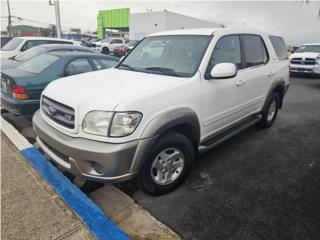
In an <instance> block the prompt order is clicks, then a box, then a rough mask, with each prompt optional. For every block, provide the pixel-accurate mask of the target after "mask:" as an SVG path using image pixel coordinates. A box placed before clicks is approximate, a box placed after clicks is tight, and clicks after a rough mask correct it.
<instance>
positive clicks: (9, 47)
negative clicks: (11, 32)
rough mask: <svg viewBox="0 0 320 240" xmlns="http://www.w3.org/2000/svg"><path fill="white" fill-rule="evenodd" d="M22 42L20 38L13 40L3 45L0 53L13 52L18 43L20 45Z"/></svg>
mask: <svg viewBox="0 0 320 240" xmlns="http://www.w3.org/2000/svg"><path fill="white" fill-rule="evenodd" d="M22 41H23V39H21V38H13V39H11V40H10V41H9V42H7V44H6V45H4V46H3V47H2V48H1V50H2V51H13V50H15V49H16V48H17V47H18V46H19V45H20V43H22Z"/></svg>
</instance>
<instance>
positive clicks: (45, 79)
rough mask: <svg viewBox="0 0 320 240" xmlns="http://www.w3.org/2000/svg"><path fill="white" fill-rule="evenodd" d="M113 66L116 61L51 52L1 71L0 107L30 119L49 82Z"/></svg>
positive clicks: (85, 55) (87, 55)
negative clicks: (29, 116) (28, 116)
mask: <svg viewBox="0 0 320 240" xmlns="http://www.w3.org/2000/svg"><path fill="white" fill-rule="evenodd" d="M117 63H118V59H117V58H115V57H112V56H104V55H102V54H97V53H96V54H93V53H86V52H64V51H61V52H60V51H55V52H49V53H43V54H40V55H38V56H36V57H33V58H31V59H29V60H27V61H25V62H22V63H21V64H19V65H18V66H17V67H15V68H9V69H4V70H3V71H2V73H1V104H2V106H3V107H4V108H5V109H7V110H8V111H9V112H12V113H14V114H25V115H30V114H32V113H33V112H34V111H35V110H36V109H38V108H39V102H40V95H41V92H42V91H43V89H44V88H45V87H46V86H47V85H48V84H49V83H50V82H52V81H53V80H55V79H57V78H61V77H66V76H71V75H75V74H79V73H85V72H91V71H96V70H101V69H105V68H110V67H113V66H114V65H116V64H117ZM79 77H80V76H79ZM65 80H66V81H68V79H67V78H66V79H65ZM77 87H78V86H77V84H76V85H74V87H73V88H74V89H75V91H74V94H77V91H78V89H77ZM69 90H70V91H72V89H71V88H70V89H69ZM63 91H64V92H66V91H67V89H64V90H63Z"/></svg>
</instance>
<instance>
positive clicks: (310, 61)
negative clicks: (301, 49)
mask: <svg viewBox="0 0 320 240" xmlns="http://www.w3.org/2000/svg"><path fill="white" fill-rule="evenodd" d="M290 62H291V63H292V64H297V65H315V64H316V59H315V58H305V59H303V58H292V59H291V61H290Z"/></svg>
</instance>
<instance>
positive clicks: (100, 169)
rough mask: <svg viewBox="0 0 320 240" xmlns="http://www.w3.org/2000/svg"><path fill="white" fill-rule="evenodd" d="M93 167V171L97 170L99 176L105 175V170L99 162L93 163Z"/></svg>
mask: <svg viewBox="0 0 320 240" xmlns="http://www.w3.org/2000/svg"><path fill="white" fill-rule="evenodd" d="M91 167H92V168H93V170H95V171H96V172H97V173H98V174H101V175H102V174H104V168H103V166H102V165H101V164H99V163H97V162H91Z"/></svg>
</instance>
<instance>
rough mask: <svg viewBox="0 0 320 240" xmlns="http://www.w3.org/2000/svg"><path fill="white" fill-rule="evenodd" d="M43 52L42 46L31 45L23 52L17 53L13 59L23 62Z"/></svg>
mask: <svg viewBox="0 0 320 240" xmlns="http://www.w3.org/2000/svg"><path fill="white" fill-rule="evenodd" d="M43 52H45V49H44V48H43V47H33V48H31V49H29V50H27V51H25V52H22V53H19V54H18V55H17V56H16V57H15V58H14V59H15V60H17V61H19V62H23V61H26V60H29V59H31V58H33V57H35V56H37V55H40V54H41V53H43Z"/></svg>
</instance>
